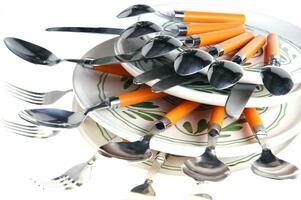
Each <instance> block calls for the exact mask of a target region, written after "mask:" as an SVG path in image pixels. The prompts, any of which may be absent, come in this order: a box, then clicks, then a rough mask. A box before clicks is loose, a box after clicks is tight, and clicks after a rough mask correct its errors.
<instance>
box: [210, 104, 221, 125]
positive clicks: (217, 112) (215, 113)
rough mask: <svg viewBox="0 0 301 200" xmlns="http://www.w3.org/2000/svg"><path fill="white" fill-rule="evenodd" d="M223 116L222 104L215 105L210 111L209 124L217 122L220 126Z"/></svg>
mask: <svg viewBox="0 0 301 200" xmlns="http://www.w3.org/2000/svg"><path fill="white" fill-rule="evenodd" d="M224 117H225V109H224V107H223V106H215V107H214V108H213V110H212V112H211V116H210V120H209V124H210V125H212V124H218V125H219V126H220V127H222V126H223V122H224Z"/></svg>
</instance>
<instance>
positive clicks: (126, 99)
mask: <svg viewBox="0 0 301 200" xmlns="http://www.w3.org/2000/svg"><path fill="white" fill-rule="evenodd" d="M164 96H167V94H165V93H163V92H160V93H154V92H152V90H151V88H150V87H145V88H142V89H138V90H136V91H133V92H128V93H125V94H121V95H119V96H118V98H119V100H120V105H121V106H123V107H125V106H130V105H134V104H137V103H142V102H144V101H149V100H153V99H158V98H161V97H164Z"/></svg>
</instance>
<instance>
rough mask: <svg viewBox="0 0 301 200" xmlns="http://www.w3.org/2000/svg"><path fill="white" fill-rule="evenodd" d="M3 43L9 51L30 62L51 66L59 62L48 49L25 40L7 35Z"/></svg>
mask: <svg viewBox="0 0 301 200" xmlns="http://www.w3.org/2000/svg"><path fill="white" fill-rule="evenodd" d="M4 43H5V45H6V47H7V48H8V49H9V50H10V51H11V52H13V53H14V54H15V55H17V56H19V57H20V58H22V59H24V60H26V61H28V62H30V63H34V64H40V65H48V66H52V65H56V64H58V63H59V62H61V59H59V58H58V57H57V56H56V55H54V54H53V53H52V52H50V51H49V50H47V49H45V48H43V47H41V46H38V45H36V44H33V43H30V42H27V41H25V40H21V39H18V38H12V37H7V38H5V39H4Z"/></svg>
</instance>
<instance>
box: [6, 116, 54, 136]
mask: <svg viewBox="0 0 301 200" xmlns="http://www.w3.org/2000/svg"><path fill="white" fill-rule="evenodd" d="M2 123H3V126H4V127H5V128H6V129H7V130H8V131H10V132H12V133H15V134H18V135H22V136H26V137H32V138H48V137H50V136H53V135H55V134H56V133H57V132H58V131H55V130H52V129H47V128H42V127H38V126H36V125H26V124H20V123H16V122H12V121H8V120H2Z"/></svg>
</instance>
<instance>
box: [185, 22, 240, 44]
mask: <svg viewBox="0 0 301 200" xmlns="http://www.w3.org/2000/svg"><path fill="white" fill-rule="evenodd" d="M244 32H245V28H244V27H243V26H239V27H236V28H231V29H225V30H218V31H212V32H207V33H201V34H197V35H192V36H189V37H187V38H186V39H185V41H184V43H185V45H186V46H188V47H200V46H207V45H212V44H217V43H219V42H222V41H225V40H227V39H229V38H232V37H234V36H237V35H239V34H242V33H244Z"/></svg>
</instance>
